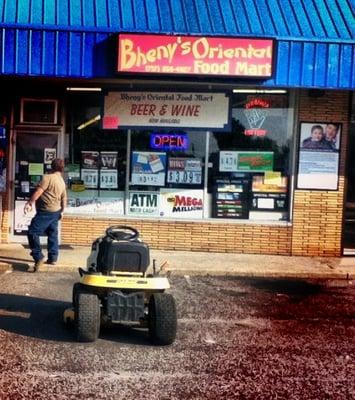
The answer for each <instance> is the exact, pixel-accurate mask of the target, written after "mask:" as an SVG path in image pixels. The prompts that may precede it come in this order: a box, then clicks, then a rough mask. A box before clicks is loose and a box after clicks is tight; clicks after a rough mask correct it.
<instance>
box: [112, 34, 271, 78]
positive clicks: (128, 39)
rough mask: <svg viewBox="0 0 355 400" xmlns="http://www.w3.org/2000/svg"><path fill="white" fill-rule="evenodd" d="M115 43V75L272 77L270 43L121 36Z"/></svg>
mask: <svg viewBox="0 0 355 400" xmlns="http://www.w3.org/2000/svg"><path fill="white" fill-rule="evenodd" d="M118 42H119V43H118V45H119V51H118V71H119V72H141V73H158V74H188V75H189V74H192V75H196V74H197V75H222V76H223V75H231V76H245V77H248V76H250V77H260V78H268V77H271V75H272V68H271V67H272V56H273V41H272V40H271V39H249V38H222V37H198V36H164V35H134V34H131V35H130V34H122V35H119V38H118Z"/></svg>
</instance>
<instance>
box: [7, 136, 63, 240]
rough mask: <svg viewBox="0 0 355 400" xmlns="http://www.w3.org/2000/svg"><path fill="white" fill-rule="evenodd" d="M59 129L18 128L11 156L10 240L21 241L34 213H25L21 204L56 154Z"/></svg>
mask: <svg viewBox="0 0 355 400" xmlns="http://www.w3.org/2000/svg"><path fill="white" fill-rule="evenodd" d="M58 137H59V136H58V133H33V132H17V133H16V144H15V152H14V154H15V160H14V175H15V176H14V197H13V201H14V204H13V218H12V229H11V231H12V234H13V240H15V241H23V240H24V239H25V236H26V235H27V230H28V226H29V224H30V222H31V219H32V217H33V215H34V213H35V211H33V212H32V213H28V214H25V213H24V205H25V203H26V201H27V200H28V199H29V198H30V196H31V195H32V193H33V192H34V191H35V189H36V186H37V184H38V182H39V181H40V180H41V178H42V175H43V174H45V173H47V172H49V171H50V167H51V162H52V160H53V159H54V158H56V157H57V152H58Z"/></svg>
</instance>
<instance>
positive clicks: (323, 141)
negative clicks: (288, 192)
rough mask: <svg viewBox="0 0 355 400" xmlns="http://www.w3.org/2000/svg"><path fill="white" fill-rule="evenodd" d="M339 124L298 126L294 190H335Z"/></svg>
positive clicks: (314, 123) (337, 168) (339, 134)
mask: <svg viewBox="0 0 355 400" xmlns="http://www.w3.org/2000/svg"><path fill="white" fill-rule="evenodd" d="M340 139H341V124H339V123H335V122H332V123H329V122H328V123H324V122H313V123H308V122H307V123H304V122H303V123H301V127H300V145H299V158H298V177H297V187H298V188H299V189H320V190H337V189H338V174H339V149H340Z"/></svg>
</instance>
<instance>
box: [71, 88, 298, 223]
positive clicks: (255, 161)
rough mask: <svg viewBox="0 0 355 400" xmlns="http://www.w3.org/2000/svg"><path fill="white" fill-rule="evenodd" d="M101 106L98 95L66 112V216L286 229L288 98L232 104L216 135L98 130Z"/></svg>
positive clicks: (238, 99)
mask: <svg viewBox="0 0 355 400" xmlns="http://www.w3.org/2000/svg"><path fill="white" fill-rule="evenodd" d="M101 104H102V95H101V94H99V95H87V94H85V95H73V96H71V97H70V99H69V102H68V111H69V112H68V123H67V126H68V127H69V128H68V131H69V135H68V137H69V139H68V140H67V143H68V146H67V171H66V172H67V173H66V176H67V181H68V186H69V191H68V192H69V207H68V211H67V212H68V213H73V214H90V215H92V214H100V215H101V214H110V215H114V216H122V215H128V216H136V217H152V218H156V217H159V218H174V219H207V218H226V219H242V220H252V221H261V220H262V221H287V220H289V204H290V200H289V197H290V195H289V193H290V177H291V175H292V174H291V157H290V150H291V141H292V140H291V139H292V124H293V121H292V116H293V110H292V108H290V106H289V96H288V94H286V93H285V94H277V95H276V94H260V93H235V94H233V96H231V116H232V118H231V124H230V125H228V130H227V131H215V132H213V131H208V130H207V129H206V128H204V129H202V128H201V129H196V128H195V129H185V128H179V129H172V128H162V127H157V128H154V127H153V128H152V127H150V128H146V129H144V127H143V128H142V127H140V129H138V128H134V123H132V124H131V126H132V129H111V128H112V127H110V129H102V127H101V123H100V122H101V121H100V119H101V114H100V113H101V112H102V109H101ZM118 112H120V110H118ZM132 118H137V116H133V117H132ZM134 121H136V120H134ZM134 121H133V122H134ZM195 123H196V121H195ZM203 123H204V121H201V126H203ZM196 125H198V124H196ZM137 126H138V125H137ZM206 160H207V162H206Z"/></svg>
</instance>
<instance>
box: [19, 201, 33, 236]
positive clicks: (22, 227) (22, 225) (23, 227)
mask: <svg viewBox="0 0 355 400" xmlns="http://www.w3.org/2000/svg"><path fill="white" fill-rule="evenodd" d="M26 202H27V201H26V200H16V201H15V212H14V232H15V234H16V233H23V232H27V231H28V227H29V225H30V223H31V220H32V218H33V217H34V216H35V214H36V209H35V207H33V208H32V211H31V212H28V213H26V214H25V212H24V207H25V204H26Z"/></svg>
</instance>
